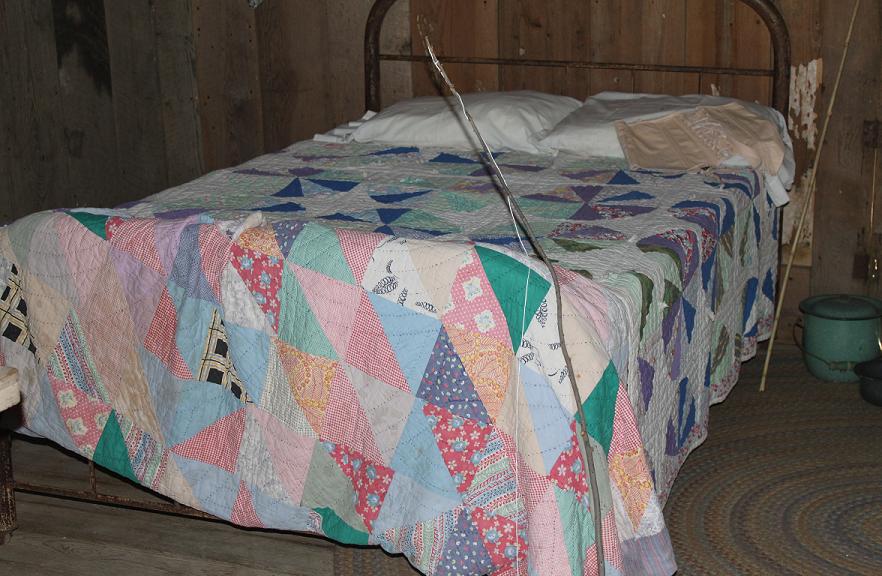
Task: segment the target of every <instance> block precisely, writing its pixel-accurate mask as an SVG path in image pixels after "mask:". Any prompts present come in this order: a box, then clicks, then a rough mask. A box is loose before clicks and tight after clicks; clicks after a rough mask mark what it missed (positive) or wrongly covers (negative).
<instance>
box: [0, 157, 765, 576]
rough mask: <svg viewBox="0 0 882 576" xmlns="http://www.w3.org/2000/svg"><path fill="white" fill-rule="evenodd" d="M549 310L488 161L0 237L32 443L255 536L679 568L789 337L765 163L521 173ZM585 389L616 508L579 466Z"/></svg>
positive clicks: (563, 570) (456, 560)
mask: <svg viewBox="0 0 882 576" xmlns="http://www.w3.org/2000/svg"><path fill="white" fill-rule="evenodd" d="M497 161H498V162H499V163H500V165H501V167H502V170H503V171H504V172H505V173H506V175H507V178H508V180H509V183H510V186H511V188H512V189H513V190H514V192H515V193H516V194H517V195H518V196H520V202H521V205H522V207H523V209H524V211H525V212H526V213H527V215H528V216H529V219H530V220H531V222H532V224H533V226H534V227H535V230H536V232H537V234H538V235H539V237H540V239H541V242H542V244H543V246H544V247H545V248H546V250H547V251H548V253H549V255H550V256H551V257H552V258H553V259H555V260H556V261H557V263H558V265H559V266H560V273H561V276H562V284H563V286H562V299H563V302H562V304H563V309H564V315H563V322H564V330H565V333H566V335H567V344H568V347H569V350H570V353H571V355H572V357H573V361H574V370H575V372H576V373H575V374H568V373H567V371H566V368H565V365H564V360H563V356H562V353H561V346H560V342H559V341H558V329H557V317H556V314H555V312H554V310H555V306H556V303H555V300H554V298H555V296H554V290H553V289H552V288H551V286H550V284H549V279H548V278H549V276H548V273H547V270H545V269H544V268H543V267H542V265H541V264H539V263H537V262H536V261H535V259H533V258H530V257H527V256H525V255H524V254H523V252H522V251H521V248H520V244H519V242H518V238H517V236H516V234H515V231H514V228H513V226H512V223H511V219H510V216H509V214H508V211H507V209H505V207H504V205H503V204H502V202H501V201H500V198H499V196H498V194H497V192H496V191H495V189H494V187H493V185H492V183H491V182H490V180H489V178H488V175H487V172H486V170H485V169H484V167H483V166H482V164H481V163H480V162H479V161H478V159H477V158H476V157H473V156H469V155H466V154H461V153H451V152H449V151H442V150H433V149H422V150H421V149H417V148H411V147H382V146H376V145H367V144H320V143H314V142H301V143H298V144H295V145H293V146H291V147H289V148H288V149H286V150H283V151H281V152H279V153H276V154H271V155H267V156H263V157H260V158H257V159H255V160H253V161H251V162H248V163H247V164H244V165H242V166H239V167H236V168H231V169H227V170H222V171H218V172H214V173H211V174H208V175H206V176H204V177H202V178H200V179H198V180H195V181H193V182H190V183H187V184H185V185H183V186H179V187H177V188H173V189H170V190H167V191H165V192H163V193H161V194H157V195H155V196H152V197H149V198H146V199H144V200H142V201H139V202H135V203H132V204H129V205H126V206H122V207H119V208H117V209H112V210H98V209H75V210H58V211H52V212H43V213H38V214H34V215H31V216H29V217H27V218H24V219H22V220H19V221H18V222H15V223H13V224H11V225H10V226H8V227H6V228H3V229H0V282H2V286H0V290H2V298H0V310H2V319H0V335H2V338H0V361H2V363H3V364H8V365H12V366H15V367H16V368H18V369H19V371H20V373H21V375H22V386H23V398H24V400H23V407H24V414H25V423H24V425H25V427H26V429H27V430H28V431H30V432H32V433H34V434H37V435H40V436H44V437H47V438H50V439H51V440H53V441H55V442H57V443H58V444H60V445H62V446H65V447H66V448H68V449H70V450H73V451H75V452H77V453H79V454H82V455H83V456H85V457H87V458H90V459H92V460H94V461H95V462H97V463H98V464H101V465H102V466H105V467H107V468H109V469H111V470H113V471H115V472H117V473H118V474H120V475H122V476H124V477H127V478H129V479H131V480H133V481H135V482H137V483H139V484H142V485H144V486H146V487H148V488H151V489H153V490H155V491H157V492H160V493H162V494H165V495H167V496H169V497H171V498H173V499H175V500H177V501H179V502H182V503H184V504H187V505H190V506H193V507H196V508H198V509H201V510H204V511H207V512H210V513H212V514H215V515H217V516H219V517H221V518H224V519H228V520H230V521H232V522H233V523H236V524H238V525H242V526H255V527H267V528H276V529H283V530H296V531H305V532H312V533H316V534H323V535H325V536H327V537H329V538H332V539H334V540H337V541H339V542H343V543H352V544H372V545H380V546H382V547H383V548H385V549H386V550H388V551H389V552H392V553H403V554H405V555H406V556H407V558H408V559H409V560H410V561H411V563H413V565H414V566H416V567H417V568H418V569H419V570H421V571H422V572H424V573H426V574H439V575H443V574H529V575H534V574H535V575H542V576H546V575H553V574H567V575H570V574H592V573H594V572H595V571H596V565H595V564H596V553H597V547H596V543H595V541H594V526H595V523H597V522H600V523H601V524H602V528H603V540H604V541H603V545H604V546H603V547H604V552H605V558H606V564H607V573H608V574H671V573H673V572H674V571H675V570H676V566H675V564H674V560H673V554H672V552H671V546H670V541H669V539H668V536H667V530H666V528H665V524H664V519H663V516H662V512H661V506H662V505H663V503H664V500H665V497H666V494H667V492H668V490H669V488H670V485H671V483H672V481H673V479H674V476H675V475H676V472H677V470H678V468H679V466H680V464H681V463H682V460H683V459H684V458H685V456H686V455H687V454H688V453H689V451H690V450H692V449H693V448H694V447H695V446H696V445H698V444H699V443H700V442H701V441H702V439H703V438H704V436H705V434H706V422H707V410H708V406H709V405H710V404H711V403H713V402H715V401H719V400H721V399H723V398H724V397H725V395H726V394H727V392H728V390H729V389H730V388H731V386H732V385H733V384H734V382H735V379H736V377H737V374H738V368H739V364H740V362H741V361H742V360H744V359H746V358H748V357H750V356H751V355H752V354H753V353H754V350H755V346H756V341H757V339H758V338H762V337H765V336H766V335H767V333H768V331H769V325H770V317H771V313H772V298H773V289H774V283H775V276H774V275H775V264H776V242H775V238H776V234H777V230H776V229H775V225H776V218H775V211H774V208H773V206H772V204H771V203H770V202H769V201H768V199H767V197H766V195H765V193H764V192H763V189H762V184H761V182H760V179H759V178H758V177H757V175H756V174H755V173H753V172H749V171H737V170H734V171H727V172H709V173H704V174H673V173H662V172H652V171H627V170H624V169H623V168H622V167H621V166H618V165H616V164H614V163H603V162H597V161H591V162H589V161H584V160H579V161H577V160H570V161H567V160H564V159H560V158H558V159H556V160H555V159H552V158H546V157H536V156H530V155H525V154H518V153H504V154H500V155H499V156H498V158H497ZM571 378H574V379H575V382H576V384H577V387H578V389H579V392H580V396H581V399H582V400H583V401H584V408H585V410H586V412H587V414H588V418H589V421H588V432H589V434H590V437H591V444H592V447H593V454H594V460H595V465H596V471H597V478H596V480H597V484H598V488H599V491H600V494H599V496H600V501H601V509H600V510H594V509H592V498H591V494H590V493H589V490H590V483H589V481H588V478H587V476H586V466H585V462H584V461H583V460H582V457H581V455H580V452H579V450H578V448H577V446H576V443H575V442H576V440H575V426H574V414H575V412H576V410H577V408H578V405H577V400H576V398H574V396H573V393H572V391H571V386H570V379H571Z"/></svg>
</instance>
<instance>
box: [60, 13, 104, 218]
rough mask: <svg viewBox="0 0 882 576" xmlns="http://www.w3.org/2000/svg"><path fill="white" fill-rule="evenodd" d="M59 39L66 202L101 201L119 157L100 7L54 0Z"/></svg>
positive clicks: (78, 204) (101, 202) (75, 204)
mask: <svg viewBox="0 0 882 576" xmlns="http://www.w3.org/2000/svg"><path fill="white" fill-rule="evenodd" d="M53 4H54V7H55V14H54V24H55V34H56V38H66V39H68V40H67V42H71V44H69V47H68V49H66V50H65V49H64V48H63V47H62V45H63V44H64V42H63V41H61V40H59V46H58V48H59V53H58V57H59V59H58V78H59V89H60V90H59V104H60V106H61V111H62V126H63V133H64V142H63V143H64V153H65V156H66V157H67V165H68V180H67V182H65V183H64V184H63V185H64V188H66V193H65V199H64V201H63V205H65V206H83V205H103V203H104V202H105V199H108V200H109V201H112V199H113V198H115V197H117V194H118V188H119V159H118V154H117V146H116V129H115V120H114V111H113V99H112V94H111V83H110V62H109V58H110V55H109V50H108V46H107V31H106V26H105V18H104V7H103V4H102V3H101V2H100V1H99V2H77V3H70V4H69V3H67V2H59V1H58V0H55V2H53Z"/></svg>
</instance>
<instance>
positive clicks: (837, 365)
mask: <svg viewBox="0 0 882 576" xmlns="http://www.w3.org/2000/svg"><path fill="white" fill-rule="evenodd" d="M797 328H798V329H799V338H797V337H796V329H797ZM804 336H805V325H804V324H803V323H802V318H799V319H797V320H796V322H794V323H793V342H794V344H796V347H797V348H799V351H800V352H802V353H803V354H805V355H806V356H811V357H812V358H814V359H815V360H818V361H820V362H823V363H824V364H826V365H827V368H829V369H830V370H834V371H836V372H848V371H850V370H854V367H855V366H857V365H858V364H859V362H851V361H849V360H843V361H840V362H831V361H830V360H827V359H825V358H821V357H820V356H818V355H817V354H812V353H811V352H809V351H807V350H806V349H805V346H804V345H803V337H804Z"/></svg>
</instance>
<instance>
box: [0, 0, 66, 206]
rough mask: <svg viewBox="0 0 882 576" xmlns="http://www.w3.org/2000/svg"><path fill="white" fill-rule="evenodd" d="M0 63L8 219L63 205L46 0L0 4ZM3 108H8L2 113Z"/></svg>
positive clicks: (51, 32) (55, 80)
mask: <svg viewBox="0 0 882 576" xmlns="http://www.w3.org/2000/svg"><path fill="white" fill-rule="evenodd" d="M0 6H2V8H0V51H2V56H0V61H2V63H3V66H4V68H3V73H4V78H3V82H2V83H3V84H5V85H6V86H5V87H4V88H3V92H0V94H3V96H4V101H3V107H4V108H6V109H7V110H8V111H7V112H5V113H3V115H4V116H5V121H4V125H3V129H4V132H6V134H5V139H6V140H7V142H6V143H5V144H6V151H5V156H6V158H7V159H6V166H5V170H8V172H7V174H8V175H7V177H6V180H7V181H8V184H7V185H9V186H10V188H11V190H12V193H11V194H8V195H4V196H5V198H4V201H5V202H7V203H8V204H9V207H8V208H6V209H5V211H7V213H8V214H9V215H10V216H11V217H12V218H19V217H21V216H24V215H25V214H29V213H31V212H34V211H37V210H43V209H45V208H50V207H56V206H61V205H63V204H64V201H65V200H66V189H65V183H66V182H67V180H68V165H67V158H66V156H65V154H64V145H63V142H64V130H63V123H62V110H61V106H60V102H59V85H58V72H57V67H56V54H55V31H54V26H53V21H52V4H51V2H50V1H49V0H7V1H6V2H2V3H0ZM7 106H8V108H7Z"/></svg>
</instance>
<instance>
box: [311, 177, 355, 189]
mask: <svg viewBox="0 0 882 576" xmlns="http://www.w3.org/2000/svg"><path fill="white" fill-rule="evenodd" d="M309 181H310V182H312V183H313V184H318V185H319V186H323V187H324V188H329V189H331V190H334V191H335V192H349V191H350V190H352V189H353V188H355V187H356V186H358V182H347V181H346V180H320V179H318V178H309Z"/></svg>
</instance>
